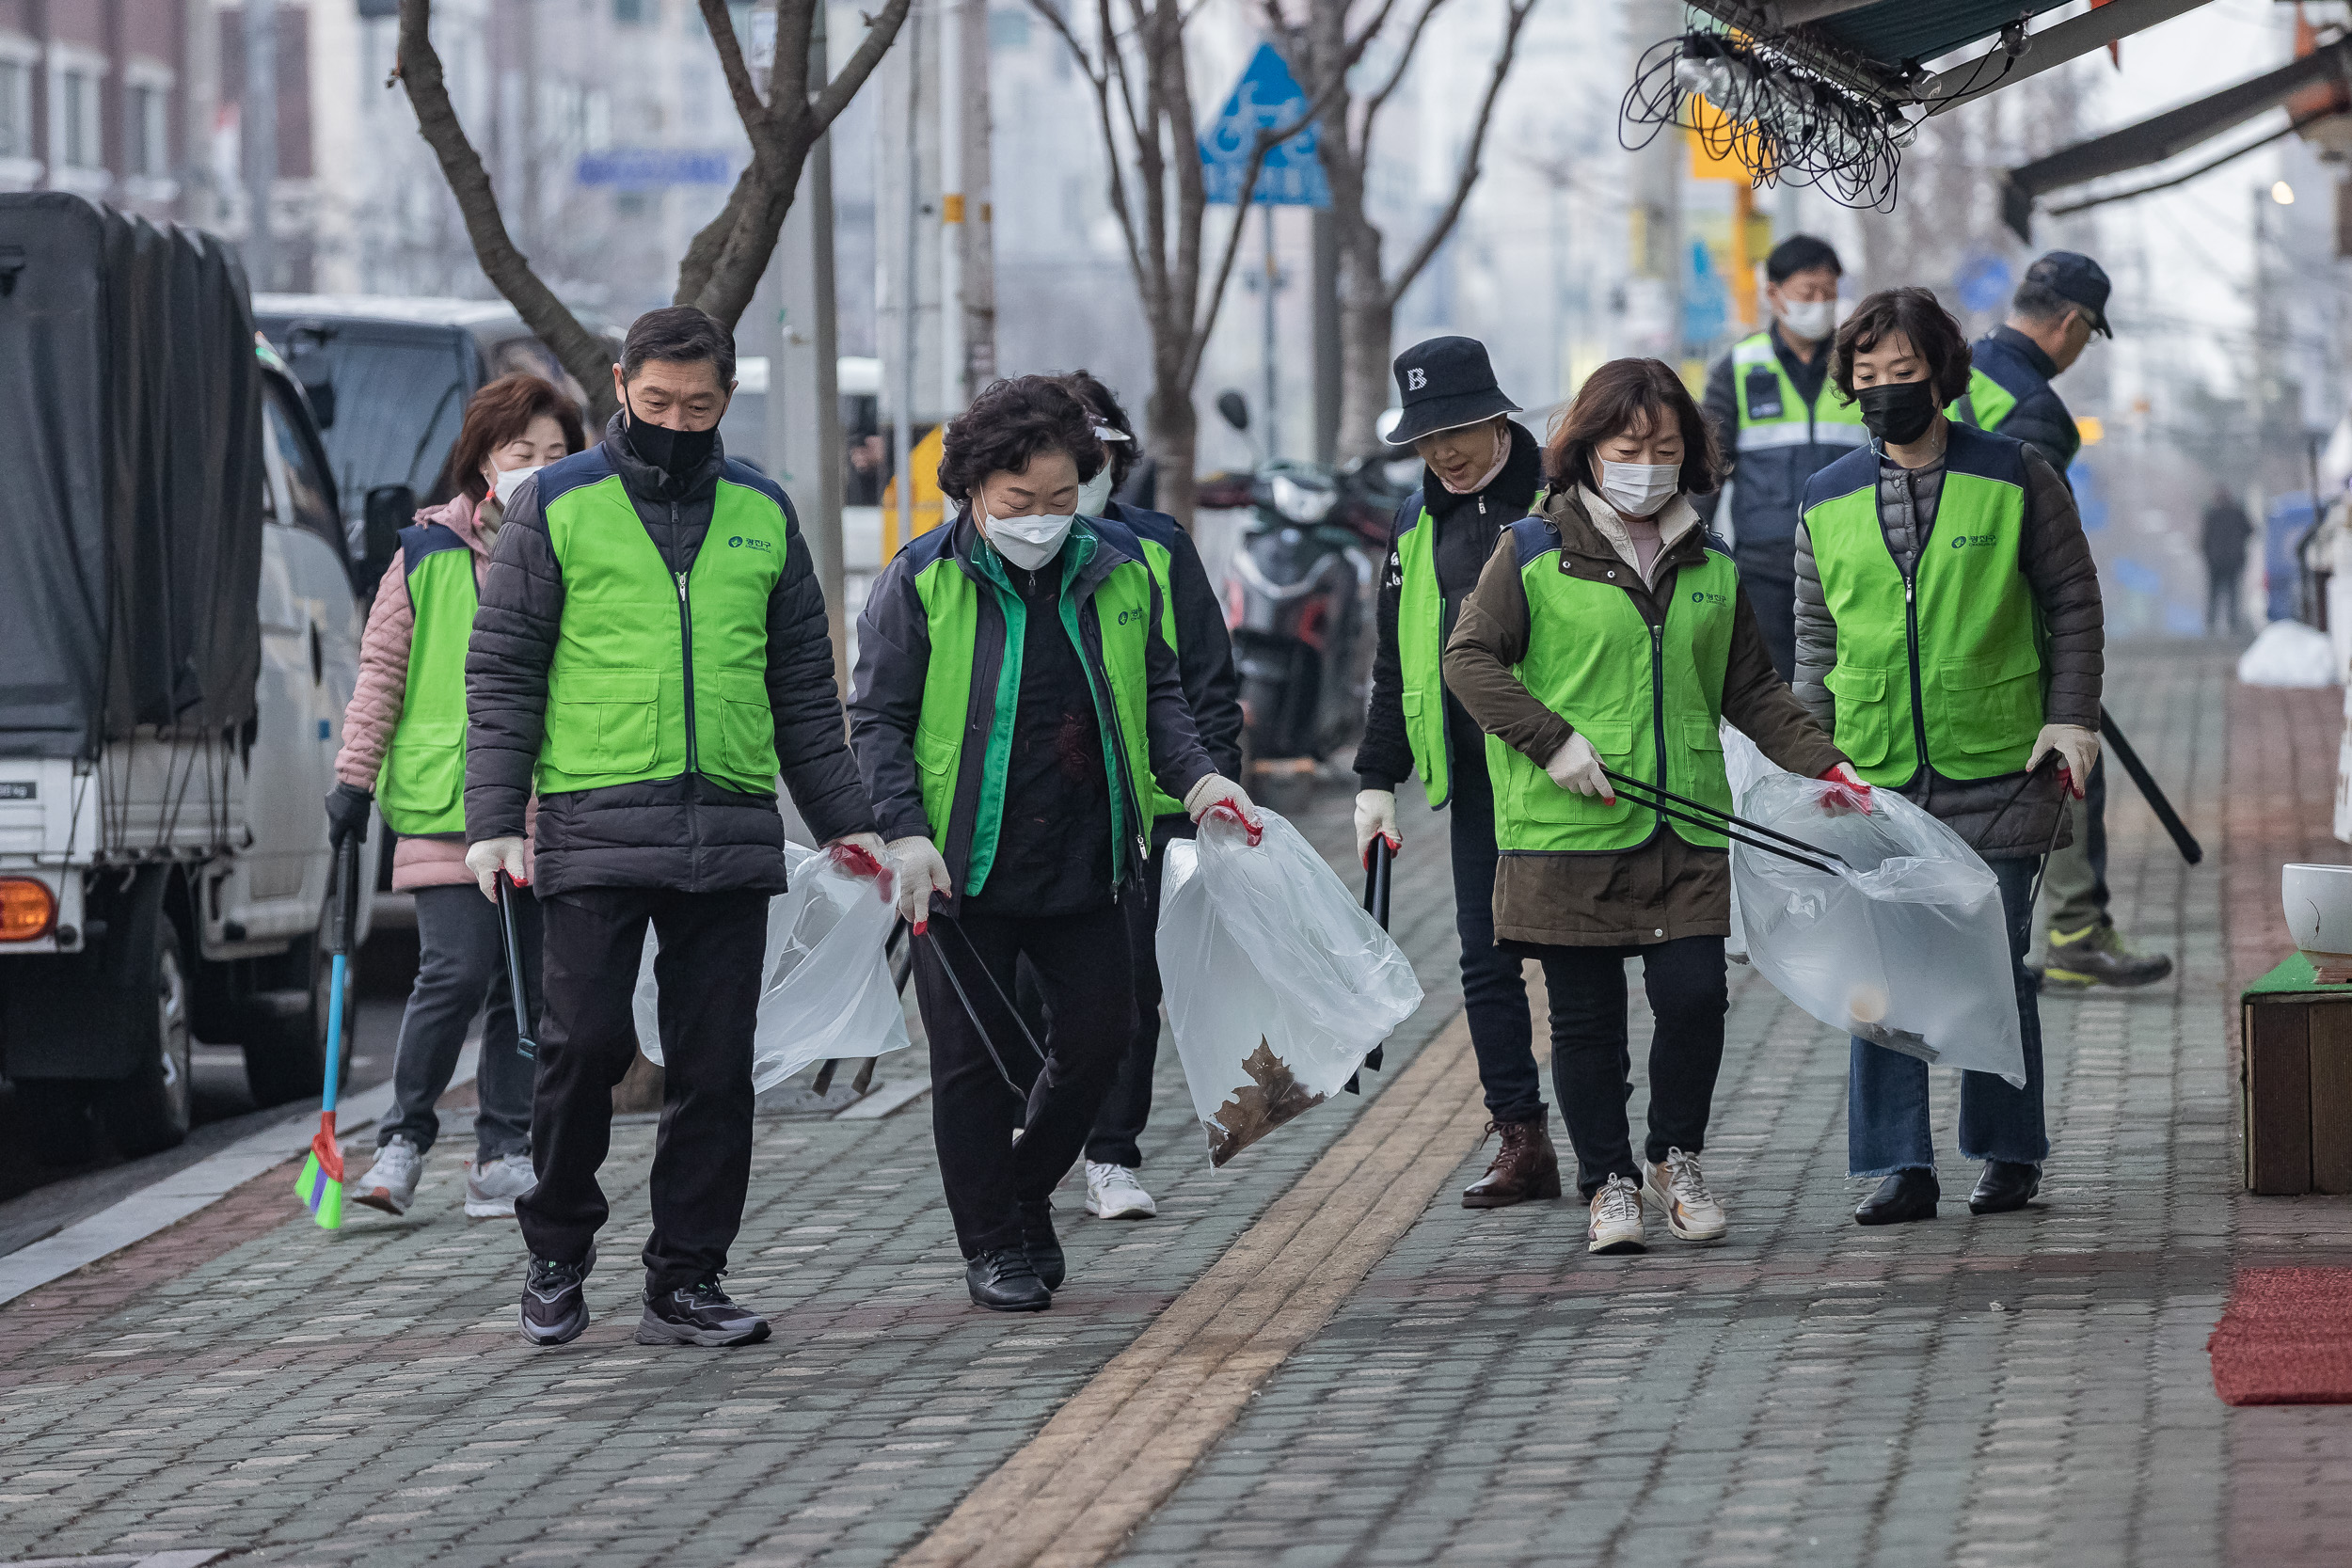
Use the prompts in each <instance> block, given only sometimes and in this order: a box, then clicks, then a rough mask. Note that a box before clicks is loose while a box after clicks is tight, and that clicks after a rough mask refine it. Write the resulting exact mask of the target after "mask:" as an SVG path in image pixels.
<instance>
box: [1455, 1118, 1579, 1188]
mask: <svg viewBox="0 0 2352 1568" xmlns="http://www.w3.org/2000/svg"><path fill="white" fill-rule="evenodd" d="M1544 1122H1545V1118H1544V1117H1536V1118H1535V1119H1534V1120H1533V1121H1490V1122H1488V1123H1487V1124H1486V1131H1487V1132H1500V1133H1502V1148H1498V1149H1496V1150H1495V1160H1494V1164H1491V1165H1488V1166H1487V1167H1486V1175H1484V1176H1482V1177H1480V1178H1479V1179H1478V1180H1475V1181H1473V1182H1471V1183H1470V1185H1469V1186H1467V1187H1465V1188H1463V1189H1462V1207H1463V1208H1465V1209H1507V1208H1509V1207H1510V1206H1511V1205H1512V1204H1514V1203H1525V1202H1526V1201H1527V1200H1528V1199H1529V1198H1533V1197H1558V1196H1560V1156H1559V1155H1558V1154H1556V1153H1554V1152H1553V1151H1552V1148H1551V1132H1550V1130H1549V1128H1548V1127H1546V1126H1545V1125H1544Z"/></svg>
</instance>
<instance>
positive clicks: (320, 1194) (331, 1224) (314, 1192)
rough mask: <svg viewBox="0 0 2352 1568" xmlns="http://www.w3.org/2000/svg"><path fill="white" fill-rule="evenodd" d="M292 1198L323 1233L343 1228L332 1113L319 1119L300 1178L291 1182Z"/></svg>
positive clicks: (338, 1146) (338, 1153)
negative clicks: (296, 1199) (300, 1202)
mask: <svg viewBox="0 0 2352 1568" xmlns="http://www.w3.org/2000/svg"><path fill="white" fill-rule="evenodd" d="M294 1196H296V1197H299V1198H300V1199H302V1206H303V1207H304V1208H306V1209H308V1210H310V1218H311V1219H312V1220H313V1221H314V1222H316V1224H317V1225H318V1227H319V1228H320V1229H322V1230H340V1229H342V1224H343V1150H342V1145H341V1144H340V1143H338V1142H337V1141H336V1139H335V1113H334V1112H332V1111H323V1112H321V1113H320V1115H319V1130H318V1133H317V1135H316V1136H314V1137H313V1138H311V1140H310V1153H309V1154H308V1155H306V1156H305V1157H304V1158H303V1161H302V1174H301V1175H299V1176H297V1177H295V1178H294Z"/></svg>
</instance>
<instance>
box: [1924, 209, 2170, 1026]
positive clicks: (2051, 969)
mask: <svg viewBox="0 0 2352 1568" xmlns="http://www.w3.org/2000/svg"><path fill="white" fill-rule="evenodd" d="M2109 292H2110V286H2109V284H2108V282H2107V275H2106V272H2105V271H2103V270H2102V269H2101V268H2100V265H2099V263H2098V262H2096V261H2092V260H2091V259H2090V257H2088V256H2084V255H2080V254H2078V253H2076V252H2074V251H2072V250H2054V251H2051V252H2050V253H2049V254H2048V255H2047V256H2044V257H2042V258H2041V259H2040V260H2038V261H2035V262H2034V264H2033V265H2032V266H2030V267H2027V268H2026V280H2025V281H2024V282H2023V283H2021V284H2019V285H2018V288H2017V294H2016V297H2015V298H2014V299H2013V300H2012V301H2011V302H2010V310H2009V319H2008V320H2007V321H2006V322H2003V323H2002V324H2001V325H1999V326H1996V327H1994V329H1993V330H1992V331H1991V332H1990V333H1987V334H1986V335H1985V336H1984V337H1982V338H1979V339H1978V340H1977V341H1976V342H1975V343H1974V344H1973V345H1971V356H1970V365H1969V371H1968V393H1967V395H1966V396H1965V397H1963V398H1962V399H1961V400H1960V402H1959V403H1958V404H1956V405H1955V406H1954V410H1953V412H1954V413H1955V414H1956V415H1957V416H1958V417H1959V418H1960V419H1961V420H1963V421H1965V422H1966V423H1969V424H1973V425H1976V426H1978V427H1979V429H1983V430H1992V431H1997V432H1999V433H2000V434H2001V435H2003V436H2010V437H2011V438H2013V439H2016V440H2020V441H2023V442H2025V443H2026V445H2027V446H2029V447H2031V448H2033V449H2034V450H2035V451H2039V452H2040V453H2042V456H2043V457H2045V458H2047V459H2049V462H2050V466H2051V467H2054V468H2056V469H2057V470H2058V472H2059V473H2060V474H2064V473H2065V472H2066V471H2067V467H2068V465H2069V464H2071V463H2073V462H2074V454H2075V453H2076V452H2077V451H2080V450H2081V448H2082V434H2081V431H2080V429H2079V428H2078V427H2077V426H2076V425H2075V423H2074V415H2073V414H2072V413H2071V412H2069V411H2068V409H2067V406H2066V401H2065V399H2063V398H2061V397H2059V396H2058V389H2057V388H2054V387H2052V386H2051V385H2050V381H2051V378H2052V377H2054V376H2057V375H2058V374H2059V373H2061V372H2064V371H2066V370H2067V369H2068V368H2070V367H2071V366H2072V365H2073V364H2074V361H2075V360H2077V359H2079V358H2081V357H2082V354H2083V350H2084V349H2086V348H2088V347H2089V346H2090V340H2091V337H2092V335H2093V334H2094V333H2096V334H2100V335H2103V336H2106V337H2109V338H2112V337H2113V336H2114V335H2115V333H2114V329H2113V328H2112V327H2110V326H2109V325H2107V314H2106V307H2107V294H2108V293H2109ZM2107 904H2108V894H2107V769H2106V762H2105V761H2104V760H2102V761H2101V762H2100V763H2098V764H2097V765H2096V766H2094V767H2093V768H2091V770H2090V783H2089V786H2088V788H2087V789H2086V790H2085V791H2084V795H2083V799H2082V800H2081V801H2080V802H2078V803H2077V804H2076V805H2075V807H2074V840H2073V842H2072V843H2070V844H2068V845H2067V846H2066V847H2064V848H2062V849H2060V850H2058V852H2057V853H2056V854H2054V855H2052V856H2051V857H2050V866H2049V870H2048V872H2047V873H2046V874H2045V875H2044V876H2043V878H2042V907H2043V910H2044V911H2046V925H2045V927H2044V931H2043V935H2044V937H2045V939H2046V942H2047V945H2046V947H2045V948H2044V953H2043V963H2044V967H2043V971H2042V983H2043V984H2044V985H2045V986H2049V987H2052V988H2053V989H2058V990H2087V989H2089V988H2090V987H2093V986H2114V987H2117V988H2119V989H2121V988H2129V987H2133V986H2147V985H2153V984H2154V983H2155V982H2156V981H2158V980H2161V979H2163V978H2164V977H2165V976H2166V975H2168V974H2171V973H2172V960H2171V959H2170V958H2168V957H2166V956H2165V955H2163V954H2161V953H2136V952H2134V951H2132V949H2131V947H2130V945H2129V944H2128V943H2126V942H2124V940H2123V935H2122V932H2120V931H2118V930H2117V929H2116V928H2115V920H2114V917H2113V916H2112V915H2111V914H2110V913H2109V912H2108V908H2107Z"/></svg>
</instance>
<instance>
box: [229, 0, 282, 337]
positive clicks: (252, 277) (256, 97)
mask: <svg viewBox="0 0 2352 1568" xmlns="http://www.w3.org/2000/svg"><path fill="white" fill-rule="evenodd" d="M237 138H238V142H239V144H240V145H239V150H240V152H241V153H242V154H243V161H244V164H245V190H246V209H247V216H246V230H245V247H244V248H245V275H246V282H247V284H249V285H250V286H251V288H252V290H253V292H254V293H263V292H264V291H266V290H269V289H271V288H274V287H276V286H277V281H278V256H277V245H276V241H275V237H274V236H273V235H272V234H271V232H270V211H269V206H270V187H271V186H272V185H273V184H275V183H276V182H277V180H278V0H245V93H244V97H243V98H242V100H241V101H240V102H239V103H238V105H237Z"/></svg>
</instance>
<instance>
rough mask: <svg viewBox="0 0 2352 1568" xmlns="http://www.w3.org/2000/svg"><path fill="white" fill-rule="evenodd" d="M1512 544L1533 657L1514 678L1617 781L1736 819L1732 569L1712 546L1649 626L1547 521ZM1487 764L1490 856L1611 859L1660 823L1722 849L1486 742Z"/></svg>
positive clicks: (1532, 524)
mask: <svg viewBox="0 0 2352 1568" xmlns="http://www.w3.org/2000/svg"><path fill="white" fill-rule="evenodd" d="M1512 535H1513V537H1514V538H1515V540H1516V541H1517V543H1518V561H1519V580H1520V582H1521V583H1522V584H1524V585H1525V587H1526V590H1527V620H1528V626H1527V652H1526V654H1525V656H1524V657H1521V658H1520V660H1519V662H1518V665H1517V666H1516V667H1515V668H1514V669H1513V671H1512V673H1513V674H1515V675H1517V676H1518V679H1519V683H1520V684H1521V685H1522V686H1524V687H1526V688H1527V689H1528V690H1529V692H1531V693H1532V694H1533V695H1534V698H1535V700H1536V701H1537V702H1540V703H1542V704H1543V705H1545V706H1546V707H1548V708H1549V709H1551V711H1552V712H1554V713H1556V714H1558V715H1560V717H1562V718H1563V719H1565V720H1566V721H1568V722H1569V723H1570V724H1571V725H1573V726H1574V727H1575V729H1576V733H1577V734H1579V735H1581V736H1583V737H1584V738H1585V740H1586V741H1587V742H1589V743H1590V744H1591V746H1592V748H1593V750H1594V751H1595V752H1597V753H1598V754H1599V757H1600V761H1601V764H1602V766H1604V767H1606V768H1609V769H1610V770H1611V771H1613V772H1617V773H1623V774H1625V775H1626V776H1628V777H1629V778H1634V779H1640V780H1644V781H1646V782H1648V783H1651V784H1657V785H1659V786H1660V787H1661V788H1663V789H1668V790H1671V791H1673V792H1674V793H1675V794H1677V795H1682V796H1687V797H1689V798H1691V799H1692V800H1702V801H1705V802H1706V803H1708V805H1711V806H1714V807H1716V808H1718V809H1719V810H1722V811H1724V812H1728V811H1730V810H1731V809H1732V800H1731V782H1730V780H1729V779H1728V778H1726V777H1725V776H1724V742H1723V736H1722V733H1721V731H1720V730H1719V729H1718V727H1717V726H1718V724H1719V723H1720V722H1721V721H1722V718H1723V709H1724V670H1725V668H1726V667H1727V666H1728V664H1729V662H1730V658H1731V628H1732V621H1733V615H1734V612H1735V610H1737V608H1738V605H1739V595H1740V574H1739V570H1738V569H1737V568H1736V567H1734V566H1733V565H1732V563H1731V558H1730V557H1729V556H1727V555H1724V554H1723V553H1722V552H1721V551H1719V550H1716V549H1714V548H1712V547H1709V548H1708V551H1707V554H1706V557H1705V559H1704V560H1702V561H1701V562H1697V563H1695V564H1692V565H1686V566H1682V567H1679V568H1677V570H1676V572H1675V575H1674V579H1673V581H1672V582H1671V583H1670V584H1662V585H1661V590H1660V596H1661V598H1662V599H1663V601H1664V603H1665V607H1666V613H1665V618H1664V620H1663V621H1662V622H1661V624H1660V625H1659V626H1656V627H1655V628H1653V627H1652V626H1650V625H1649V624H1648V623H1647V622H1646V621H1645V619H1644V618H1643V615H1642V611H1641V610H1640V608H1639V607H1637V606H1636V605H1635V604H1634V602H1633V595H1632V594H1629V593H1628V592H1627V591H1626V590H1625V589H1623V588H1620V587H1618V586H1617V585H1616V584H1615V583H1613V582H1595V581H1592V580H1591V579H1589V578H1581V577H1578V576H1575V575H1573V573H1572V572H1571V571H1570V570H1569V563H1568V562H1566V561H1565V559H1564V558H1563V556H1562V554H1561V550H1560V538H1559V535H1558V534H1557V533H1555V532H1553V531H1552V530H1551V528H1550V525H1549V524H1548V523H1546V522H1544V521H1543V520H1542V519H1541V518H1539V517H1530V518H1527V519H1525V520H1523V521H1520V522H1518V523H1514V524H1513V525H1512ZM1486 767H1487V769H1488V771H1489V772H1490V773H1491V774H1492V775H1493V778H1494V781H1495V847H1496V848H1497V849H1499V850H1501V851H1502V853H1504V854H1522V855H1524V854H1596V853H1599V854H1607V853H1614V852H1617V851H1620V850H1625V849H1631V848H1634V847H1638V846H1640V845H1643V844H1645V843H1647V842H1648V841H1649V840H1650V838H1651V837H1652V836H1653V835H1655V834H1656V832H1658V830H1659V828H1660V827H1661V826H1670V827H1672V828H1673V830H1674V831H1675V832H1677V834H1679V835H1680V836H1681V837H1682V838H1683V840H1684V841H1685V842H1687V843H1690V844H1694V845H1697V846H1700V847H1704V848H1712V849H1720V848H1723V847H1724V846H1725V844H1726V843H1727V842H1728V841H1727V840H1726V839H1725V838H1724V835H1723V834H1721V833H1716V832H1707V831H1706V830H1705V829H1701V828H1697V827H1693V826H1692V825H1691V824H1690V823H1688V822H1683V821H1676V820H1671V819H1669V818H1667V817H1665V816H1661V814H1660V813H1658V812H1657V811H1655V810H1653V809H1651V808H1647V807H1643V806H1637V805H1635V804H1634V803H1633V801H1632V800H1631V799H1630V798H1629V797H1627V796H1624V795H1619V796H1618V797H1617V798H1616V800H1615V801H1614V802H1611V801H1605V800H1600V799H1599V798H1598V797H1597V796H1589V795H1579V794H1577V793H1576V792H1574V791H1573V790H1566V789H1562V788H1561V787H1560V786H1559V785H1558V784H1553V783H1552V782H1551V778H1550V775H1549V774H1548V773H1546V772H1545V771H1544V770H1543V768H1541V767H1540V766H1538V765H1537V764H1536V763H1534V762H1532V761H1530V760H1529V759H1528V758H1527V757H1526V756H1525V755H1524V754H1523V753H1521V752H1519V751H1518V750H1517V749H1516V748H1513V747H1510V746H1505V745H1504V744H1503V743H1502V741H1500V740H1498V739H1496V738H1495V737H1494V736H1487V737H1486Z"/></svg>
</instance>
